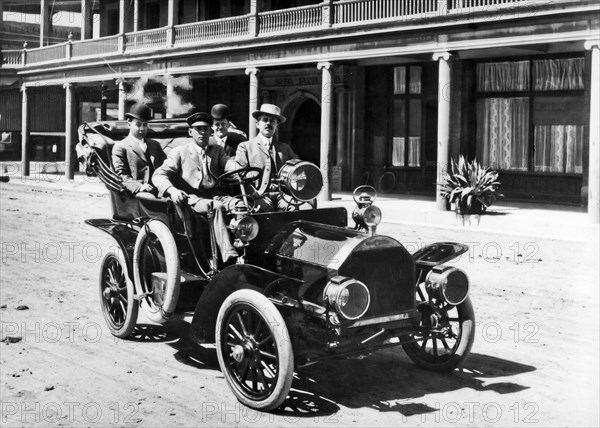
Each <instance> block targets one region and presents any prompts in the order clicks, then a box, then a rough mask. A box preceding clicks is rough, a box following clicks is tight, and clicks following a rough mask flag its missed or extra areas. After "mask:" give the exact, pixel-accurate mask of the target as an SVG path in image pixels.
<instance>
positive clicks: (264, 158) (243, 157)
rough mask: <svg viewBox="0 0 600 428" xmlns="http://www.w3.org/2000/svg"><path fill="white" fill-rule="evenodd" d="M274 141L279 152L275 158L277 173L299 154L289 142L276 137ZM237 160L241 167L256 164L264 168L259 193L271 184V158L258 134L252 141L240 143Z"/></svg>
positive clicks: (236, 154) (276, 150) (236, 153)
mask: <svg viewBox="0 0 600 428" xmlns="http://www.w3.org/2000/svg"><path fill="white" fill-rule="evenodd" d="M273 143H274V144H275V152H276V153H277V159H275V166H276V171H275V173H277V171H279V169H280V168H281V167H282V166H283V165H284V164H285V163H286V162H287V161H289V160H290V159H298V155H296V153H294V151H293V150H292V148H291V147H290V145H289V144H286V143H281V142H279V141H278V140H277V139H276V138H275V137H273ZM235 161H236V163H237V164H238V166H239V167H240V168H244V167H246V166H255V167H258V168H261V169H262V170H263V176H262V182H261V184H260V188H259V189H258V192H259V193H263V192H264V191H265V189H266V188H267V187H268V186H269V183H270V179H271V158H270V156H269V153H268V152H267V149H266V147H265V146H264V145H263V142H262V139H261V138H260V137H259V136H256V137H254V138H253V139H252V140H250V141H245V142H243V143H240V145H239V146H238V148H237V150H236V152H235Z"/></svg>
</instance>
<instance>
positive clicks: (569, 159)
mask: <svg viewBox="0 0 600 428" xmlns="http://www.w3.org/2000/svg"><path fill="white" fill-rule="evenodd" d="M533 132H534V151H535V161H534V170H535V171H540V172H566V173H577V174H581V173H582V172H583V139H584V127H583V126H581V125H538V126H536V127H535V128H534V130H533Z"/></svg>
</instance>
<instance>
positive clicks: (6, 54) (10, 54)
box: [0, 50, 23, 65]
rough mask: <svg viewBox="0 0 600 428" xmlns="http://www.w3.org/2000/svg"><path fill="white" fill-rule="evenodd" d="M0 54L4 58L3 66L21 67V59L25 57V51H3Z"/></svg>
mask: <svg viewBox="0 0 600 428" xmlns="http://www.w3.org/2000/svg"><path fill="white" fill-rule="evenodd" d="M0 54H1V56H2V65H21V57H22V56H23V51H21V50H16V51H15V50H11V51H2V52H0Z"/></svg>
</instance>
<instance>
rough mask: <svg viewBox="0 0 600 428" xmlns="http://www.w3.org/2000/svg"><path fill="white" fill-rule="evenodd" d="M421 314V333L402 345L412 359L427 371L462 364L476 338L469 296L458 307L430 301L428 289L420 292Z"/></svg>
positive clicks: (418, 306) (447, 368) (440, 369)
mask: <svg viewBox="0 0 600 428" xmlns="http://www.w3.org/2000/svg"><path fill="white" fill-rule="evenodd" d="M417 309H418V310H419V312H420V313H421V323H420V326H419V333H415V334H414V335H413V336H412V338H411V337H408V338H405V339H413V340H414V341H413V342H410V343H406V344H404V345H402V347H403V348H404V351H405V352H406V354H407V355H408V356H409V357H410V359H411V360H412V361H413V362H414V363H415V364H417V365H418V366H419V367H422V368H424V369H427V370H434V371H449V370H453V369H455V368H457V367H462V364H463V363H464V361H465V359H466V358H467V356H468V355H469V352H470V351H471V347H472V346H473V341H474V340H475V311H474V310H473V305H472V304H471V300H470V299H469V297H467V298H466V299H465V300H464V301H463V302H462V303H461V304H459V305H457V306H453V305H448V304H446V303H441V302H437V303H436V302H435V300H434V301H429V300H428V298H427V294H426V291H419V292H418V294H417Z"/></svg>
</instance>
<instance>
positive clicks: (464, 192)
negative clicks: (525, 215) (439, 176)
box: [440, 155, 503, 215]
mask: <svg viewBox="0 0 600 428" xmlns="http://www.w3.org/2000/svg"><path fill="white" fill-rule="evenodd" d="M498 175H499V174H498V171H495V170H493V169H490V168H488V167H484V166H482V165H481V164H479V163H478V162H477V161H476V160H473V161H471V162H467V161H466V160H465V158H464V156H462V155H461V156H460V157H459V159H458V162H456V161H455V160H454V159H451V161H450V173H449V174H446V176H445V179H444V182H443V183H441V185H440V187H441V189H440V191H441V195H442V196H443V197H445V198H447V199H448V200H449V202H450V203H454V205H455V208H456V213H457V214H463V215H464V214H481V213H483V212H485V210H486V209H487V208H488V207H489V206H490V205H492V204H493V203H494V202H495V201H496V199H497V198H498V197H501V196H503V195H502V194H500V193H498V188H499V187H500V182H499V181H498Z"/></svg>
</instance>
